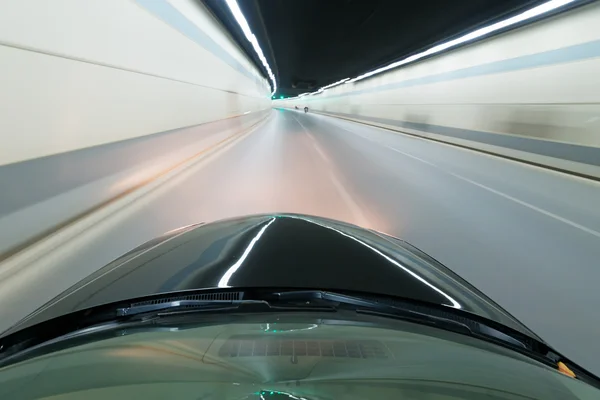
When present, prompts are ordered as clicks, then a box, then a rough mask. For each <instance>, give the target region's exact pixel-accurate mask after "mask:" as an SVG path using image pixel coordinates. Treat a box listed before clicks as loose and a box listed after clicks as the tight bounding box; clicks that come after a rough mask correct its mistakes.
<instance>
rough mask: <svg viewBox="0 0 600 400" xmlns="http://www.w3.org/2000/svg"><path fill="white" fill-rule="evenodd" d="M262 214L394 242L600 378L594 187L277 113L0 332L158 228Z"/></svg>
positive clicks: (11, 317)
mask: <svg viewBox="0 0 600 400" xmlns="http://www.w3.org/2000/svg"><path fill="white" fill-rule="evenodd" d="M263 212H296V213H306V214H313V215H319V216H325V217H329V218H334V219H339V220H343V221H347V222H351V223H355V224H357V225H360V226H363V227H368V228H374V229H377V230H379V231H383V232H386V233H389V234H392V235H395V236H398V237H401V238H403V239H405V240H407V241H408V242H410V243H412V244H414V245H416V246H417V247H419V248H421V249H422V250H424V251H425V252H427V253H429V254H430V255H432V256H433V257H435V258H437V259H438V260H439V261H441V262H442V263H444V264H445V265H447V266H448V267H450V268H451V269H453V270H454V271H455V272H457V273H458V274H460V275H462V276H463V277H464V278H465V279H467V280H468V281H469V282H471V283H472V284H474V285H475V286H476V287H477V288H479V289H480V290H482V291H483V292H484V293H486V294H487V295H488V296H490V297H491V298H492V299H494V300H495V301H497V302H498V303H499V304H500V305H502V306H503V307H505V308H506V309H507V310H508V311H509V312H511V313H513V314H514V315H515V316H516V317H517V318H519V319H521V320H522V321H523V322H524V323H525V324H526V325H528V326H529V327H530V328H531V329H533V330H534V331H535V332H536V333H538V334H539V335H540V336H542V337H543V338H544V339H545V340H547V341H549V342H550V343H551V344H552V345H554V346H555V347H557V349H558V350H560V351H563V352H565V353H566V354H567V355H569V356H570V357H571V358H573V359H574V360H575V361H577V362H579V363H581V364H582V365H583V366H584V367H587V368H589V369H591V370H592V371H593V372H595V373H596V374H600V358H599V357H598V356H599V354H598V351H600V350H599V347H598V346H597V340H598V338H599V337H600V307H599V305H600V290H598V288H597V285H598V282H600V261H599V260H600V184H598V183H596V182H592V181H588V180H585V179H582V178H577V177H573V176H569V175H565V174H561V173H558V172H553V171H549V170H545V169H541V168H538V167H533V166H529V165H526V164H521V163H518V162H514V161H510V160H505V159H502V158H498V157H494V156H489V155H485V154H482V153H478V152H475V151H470V150H465V149H461V148H457V147H453V146H450V145H445V144H440V143H436V142H431V141H427V140H423V139H418V138H414V137H410V136H405V135H402V134H398V133H395V132H391V131H386V130H384V129H379V128H374V127H370V126H366V125H361V124H357V123H353V122H349V121H345V120H340V119H335V118H331V117H327V116H322V115H316V114H311V113H309V114H304V113H302V112H295V111H283V110H274V111H273V115H272V116H271V117H270V118H269V119H268V120H267V122H266V123H264V124H263V125H262V126H260V127H259V128H258V129H256V130H255V131H253V132H252V133H250V134H248V135H247V136H245V137H244V138H243V139H241V140H240V141H238V142H237V143H235V144H234V145H232V146H231V147H229V148H227V149H226V150H223V151H221V152H219V153H218V154H215V155H214V157H212V158H211V159H210V160H209V161H207V162H204V163H200V164H199V165H198V166H195V167H192V168H191V169H190V170H188V171H186V172H185V173H184V174H182V175H181V176H179V177H177V179H175V180H173V181H172V182H170V183H169V184H168V185H166V186H165V187H163V188H162V189H161V190H159V191H156V192H155V193H153V194H152V196H150V197H149V198H148V199H146V200H145V201H143V202H140V203H139V204H138V205H137V206H136V207H135V210H133V211H130V212H128V214H127V215H126V216H124V217H121V218H120V219H119V220H118V221H115V222H112V223H111V224H110V225H109V226H108V227H106V228H105V229H104V230H103V231H102V232H100V233H98V234H97V235H96V237H95V238H94V240H93V241H92V242H91V243H89V244H88V245H86V246H82V247H80V248H78V249H77V251H74V252H72V253H71V254H68V255H66V256H64V257H62V259H61V262H60V263H57V264H56V265H54V266H53V267H52V268H51V269H46V270H44V271H37V272H36V273H35V274H30V275H29V276H28V277H27V279H25V278H23V280H22V282H20V283H19V284H18V285H16V286H14V287H18V292H19V295H15V294H16V293H11V292H10V290H8V291H4V294H3V295H2V294H0V301H3V304H4V305H3V307H2V308H3V309H2V318H1V319H0V320H1V326H0V328H1V329H5V328H7V327H8V326H10V325H11V324H12V323H14V322H15V321H16V320H17V319H18V318H20V317H22V316H23V315H24V314H26V313H28V312H30V311H32V310H33V309H35V308H36V307H37V306H39V305H40V304H41V303H43V302H45V301H47V300H48V299H50V298H52V297H53V296H54V295H56V294H58V293H59V292H60V291H62V290H64V289H66V288H67V287H68V286H70V285H71V284H73V283H75V282H76V281H78V280H79V279H81V278H83V277H84V276H86V275H88V274H89V273H91V272H93V271H94V270H96V269H98V268H100V267H101V266H103V265H104V264H106V263H107V262H109V261H110V260H112V259H114V258H116V257H117V256H118V255H120V254H122V253H123V252H125V251H127V250H128V249H130V248H132V247H134V246H136V245H137V244H139V243H141V242H143V241H145V240H148V239H150V238H152V237H154V236H157V235H159V234H161V233H163V232H165V231H168V230H170V229H173V228H176V227H178V226H182V225H188V224H190V223H195V222H200V221H211V220H216V219H220V218H226V217H233V216H239V215H244V214H250V213H263ZM282 268H283V266H282ZM365 268H368V266H365ZM357 279H360V277H357ZM25 293H26V294H27V296H24V294H25Z"/></svg>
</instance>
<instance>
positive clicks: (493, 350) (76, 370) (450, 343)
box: [0, 214, 600, 400]
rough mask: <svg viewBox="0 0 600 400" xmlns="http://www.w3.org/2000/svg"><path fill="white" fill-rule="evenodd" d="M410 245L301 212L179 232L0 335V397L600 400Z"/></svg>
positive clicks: (535, 340) (597, 383)
mask: <svg viewBox="0 0 600 400" xmlns="http://www.w3.org/2000/svg"><path fill="white" fill-rule="evenodd" d="M599 387H600V380H599V379H598V377H596V376H594V375H592V374H591V373H590V372H588V371H586V370H584V369H583V368H581V367H580V366H578V365H577V364H575V363H574V362H573V361H571V360H570V359H568V358H567V357H565V356H564V355H562V354H561V353H559V352H558V351H556V350H554V349H553V348H552V347H550V346H549V345H548V344H547V343H545V342H543V341H542V339H540V338H539V337H538V336H537V335H536V334H534V333H533V332H532V331H531V330H529V329H528V328H527V327H525V326H524V325H523V324H522V323H521V322H519V321H518V320H517V319H516V318H514V317H513V316H512V315H510V314H509V313H508V312H506V311H505V310H503V309H502V308H501V307H500V306H499V305H498V304H496V303H494V302H493V301H492V300H490V299H489V298H488V297H486V296H485V295H484V294H483V293H481V292H480V291H479V290H477V289H476V288H474V287H473V286H471V285H470V284H469V283H467V282H466V281H464V280H463V279H462V278H460V277H459V276H457V275H456V274H455V273H453V272H452V271H450V270H449V269H448V268H446V267H444V266H443V265H442V264H440V263H439V262H437V261H436V260H434V259H433V258H431V257H430V256H428V255H426V254H425V253H423V252H422V251H420V250H418V249H417V248H415V247H413V246H411V245H410V244H408V243H406V242H404V241H402V240H400V239H397V238H394V237H391V236H388V235H385V234H382V233H378V232H375V231H372V230H366V229H362V228H359V227H357V226H354V225H350V224H346V223H342V222H338V221H334V220H330V219H324V218H317V217H313V216H307V215H298V214H274V215H253V216H247V217H243V218H236V219H229V220H223V221H218V222H214V223H208V224H199V225H193V226H189V227H185V228H182V229H180V230H176V231H172V232H169V233H167V234H165V235H164V236H162V237H159V238H157V239H155V240H152V241H150V242H148V243H146V244H143V245H141V246H140V247H138V248H136V249H133V250H132V251H130V252H129V253H127V254H125V255H123V256H122V257H120V258H118V259H117V260H115V261H113V262H112V263H110V264H109V265H107V266H105V267H104V268H102V269H100V270H98V271H97V272H95V273H94V274H92V275H90V276H89V277H87V278H86V279H84V280H82V281H81V282H79V283H78V284H76V285H75V286H73V287H72V288H70V289H68V290H67V291H66V292H64V293H62V294H61V295H59V296H58V297H56V298H55V299H54V300H52V301H50V302H49V303H47V304H46V305H44V306H43V307H41V308H40V309H39V310H37V311H36V312H34V313H33V314H31V315H30V316H28V317H27V318H25V319H24V320H22V321H21V322H20V323H19V324H17V325H16V326H14V327H13V328H12V329H10V330H9V331H8V332H5V333H4V334H3V335H2V336H1V337H0V393H1V394H2V395H1V398H2V399H9V398H14V399H30V398H50V397H51V398H56V399H58V398H65V399H66V398H69V399H73V398H85V399H87V398H94V399H99V398H107V399H108V398H115V399H129V398H144V399H146V398H152V399H154V398H173V399H198V398H202V399H262V400H265V399H289V398H292V399H305V400H309V399H342V398H343V399H370V398H372V399H381V398H390V399H408V398H410V399H483V398H486V399H488V398H489V399H561V400H565V399H567V400H568V399H600V390H598V388H599Z"/></svg>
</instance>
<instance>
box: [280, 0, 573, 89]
mask: <svg viewBox="0 0 600 400" xmlns="http://www.w3.org/2000/svg"><path fill="white" fill-rule="evenodd" d="M575 1H580V0H551V1H548V2H546V3H544V4H541V5H539V6H537V7H534V8H532V9H530V10H527V11H524V12H522V13H521V14H518V15H515V16H514V17H511V18H508V19H505V20H503V21H500V22H496V23H495V24H492V25H489V26H486V27H484V28H481V29H477V30H476V31H473V32H471V33H467V34H466V35H463V36H461V37H459V38H457V39H454V40H450V41H448V42H445V43H442V44H439V45H437V46H434V47H432V48H430V49H427V50H425V51H423V52H421V53H418V54H414V55H412V56H410V57H407V58H405V59H402V60H400V61H396V62H394V63H391V64H389V65H386V66H385V67H381V68H377V69H375V70H373V71H369V72H367V73H364V74H362V75H359V76H357V77H355V78H352V79H347V78H346V79H342V80H341V81H338V82H335V83H332V84H331V85H327V86H324V87H322V88H320V89H319V90H317V91H315V92H310V93H302V94H301V95H298V96H296V97H290V98H288V99H287V100H294V99H298V98H300V97H303V96H314V95H316V94H320V93H323V92H324V91H325V90H327V89H329V88H331V87H334V86H337V85H341V84H343V83H351V82H356V81H360V80H361V79H365V78H368V77H370V76H373V75H377V74H380V73H382V72H385V71H388V70H390V69H394V68H398V67H400V66H402V65H405V64H409V63H411V62H414V61H417V60H419V59H421V58H423V57H427V56H430V55H432V54H436V53H439V52H442V51H444V50H447V49H450V48H453V47H456V46H458V45H460V44H463V43H466V42H469V41H472V40H475V39H477V38H480V37H482V36H485V35H488V34H490V33H492V32H496V31H499V30H501V29H504V28H507V27H509V26H511V25H515V24H518V23H519V22H523V21H526V20H528V19H532V18H535V17H537V16H540V15H543V14H546V13H548V12H550V11H553V10H556V9H558V8H560V7H563V6H565V5H567V4H570V3H573V2H575Z"/></svg>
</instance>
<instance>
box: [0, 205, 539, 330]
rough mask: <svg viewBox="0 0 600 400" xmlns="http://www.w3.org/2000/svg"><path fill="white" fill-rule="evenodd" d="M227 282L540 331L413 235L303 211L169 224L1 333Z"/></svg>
mask: <svg viewBox="0 0 600 400" xmlns="http://www.w3.org/2000/svg"><path fill="white" fill-rule="evenodd" d="M226 287H231V288H256V287H269V288H304V289H308V288H310V289H323V290H345V291H358V292H364V293H372V294H377V295H385V296H392V297H394V298H398V299H410V300H414V301H418V302H423V303H429V304H435V305H443V306H447V307H453V308H457V309H461V310H463V311H466V312H470V313H474V314H477V315H479V316H482V317H485V318H488V319H491V320H494V321H496V322H500V323H502V324H504V325H507V326H510V327H512V328H513V329H518V330H519V331H521V332H522V333H525V334H527V335H529V336H532V337H535V338H536V339H538V340H540V339H539V338H537V337H536V336H535V335H534V334H533V333H532V332H531V331H529V330H528V329H527V328H526V327H524V326H523V325H522V324H521V323H520V322H518V321H517V320H516V319H515V318H514V317H512V316H511V315H510V314H508V313H507V312H506V311H504V310H503V309H502V308H500V307H499V306H498V305H497V304H495V303H494V302H493V301H492V300H490V299H489V298H487V297H486V296H485V295H483V294H482V293H481V292H479V291H478V290H477V289H475V288H474V287H473V286H471V285H470V284H468V283H467V282H466V281H464V280H463V279H461V278H460V277H459V276H457V275H456V274H454V273H453V272H452V271H450V270H449V269H448V268H446V267H444V266H443V265H442V264H440V263H439V262H437V261H436V260H434V259H433V258H431V257H429V256H428V255H426V254H425V253H423V252H422V251H420V250H418V249H417V248H415V247H413V246H411V245H409V244H408V243H406V242H404V241H401V240H399V239H396V238H393V237H391V236H388V235H384V234H381V233H378V232H374V231H371V230H366V229H362V228H359V227H357V226H354V225H350V224H346V223H342V222H339V221H333V220H329V219H325V218H319V217H314V216H306V215H297V214H278V215H253V216H248V217H243V218H235V219H228V220H222V221H217V222H213V223H209V224H200V225H192V226H188V227H185V228H181V229H179V230H176V231H172V232H169V233H167V234H165V235H163V236H161V237H159V238H157V239H154V240H152V241H150V242H147V243H145V244H144V245H142V246H140V247H138V248H136V249H134V250H132V251H130V252H129V253H127V254H125V255H124V256H122V257H120V258H119V259H117V260H115V261H113V262H112V263H110V264H108V265H107V266H105V267H103V268H101V269H100V270H98V271H97V272H96V273H94V274H92V275H90V276H89V277H87V278H86V279H84V280H82V281H81V282H79V283H78V284H76V285H74V286H73V287H71V288H70V289H68V290H67V291H65V292H64V293H62V294H61V295H59V296H58V297H56V298H55V299H53V300H52V301H50V302H49V303H48V304H46V305H45V306H43V307H41V308H40V309H39V310H38V311H36V312H34V313H33V314H31V315H30V316H29V317H27V318H25V319H24V320H23V321H21V322H20V323H19V324H17V325H16V326H14V327H13V328H11V329H10V330H9V331H7V332H5V333H4V334H3V335H2V336H6V335H8V334H11V333H13V332H15V331H17V330H20V329H23V328H26V327H29V326H32V325H34V324H37V323H39V322H43V321H46V320H49V319H52V318H55V317H58V316H60V315H64V314H67V313H70V312H73V311H79V310H82V309H86V308H93V307H96V306H99V305H102V304H106V303H111V302H116V301H122V300H127V299H133V298H139V297H144V296H150V295H155V294H159V293H170V292H181V291H186V290H198V289H214V288H226Z"/></svg>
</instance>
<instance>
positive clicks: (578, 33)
mask: <svg viewBox="0 0 600 400" xmlns="http://www.w3.org/2000/svg"><path fill="white" fill-rule="evenodd" d="M598 21H600V4H598V3H595V4H591V5H588V6H585V7H581V8H578V9H575V10H573V11H570V12H567V13H563V14H560V15H558V16H555V17H553V18H550V19H547V20H543V21H540V22H537V23H534V24H532V25H529V26H525V27H523V28H520V29H517V30H514V31H511V32H508V33H505V34H502V35H499V36H497V37H493V38H490V39H488V40H484V41H481V42H479V43H475V44H472V45H469V46H466V47H463V48H461V49H458V50H455V51H450V52H448V53H446V54H442V55H440V56H437V57H434V58H431V59H428V60H424V61H422V62H418V63H416V64H413V65H410V66H408V67H405V68H400V69H397V70H393V71H390V72H387V73H383V74H381V75H377V76H374V77H372V78H369V79H365V80H363V81H359V82H356V83H353V84H345V85H341V86H338V87H335V88H332V89H330V90H328V91H326V92H325V93H323V94H321V95H316V96H307V97H305V98H302V99H300V100H295V101H282V102H277V103H276V105H280V106H283V107H292V106H294V105H299V106H305V105H306V106H308V107H309V108H310V109H313V110H316V111H321V112H325V113H329V114H333V115H338V116H343V117H345V118H353V119H358V120H363V121H365V122H369V123H374V124H377V125H381V126H385V127H392V128H399V129H403V130H406V131H407V132H409V133H416V134H425V135H429V136H430V137H434V138H438V139H441V140H445V141H448V142H453V143H458V144H463V145H469V146H471V147H480V148H482V149H484V150H489V151H496V152H500V153H502V154H503V155H509V156H513V157H516V158H526V159H528V161H533V162H536V163H541V164H546V165H549V166H555V167H558V168H561V169H567V170H573V171H574V172H580V173H583V174H586V175H594V176H600V173H598V170H597V167H598V165H599V164H600V74H599V73H598V71H600V25H599V24H598ZM590 165H593V167H591V166H590Z"/></svg>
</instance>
